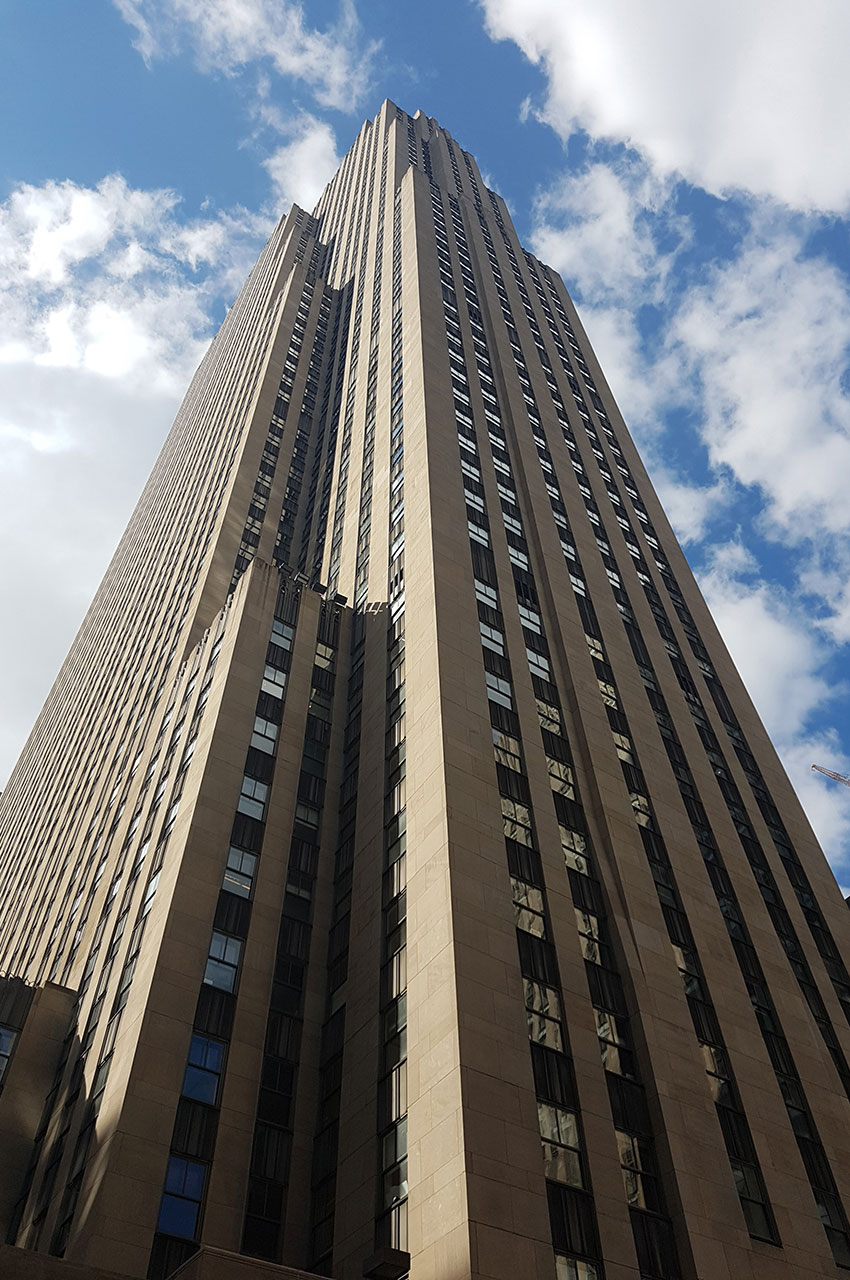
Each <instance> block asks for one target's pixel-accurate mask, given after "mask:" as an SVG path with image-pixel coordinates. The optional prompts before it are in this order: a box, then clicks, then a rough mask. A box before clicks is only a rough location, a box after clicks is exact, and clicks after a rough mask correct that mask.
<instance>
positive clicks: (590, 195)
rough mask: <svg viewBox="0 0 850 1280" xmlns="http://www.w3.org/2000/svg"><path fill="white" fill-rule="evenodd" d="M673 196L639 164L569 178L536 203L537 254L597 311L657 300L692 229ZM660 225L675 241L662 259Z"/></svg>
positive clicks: (595, 168) (629, 161) (601, 167)
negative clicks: (673, 209) (679, 213)
mask: <svg viewBox="0 0 850 1280" xmlns="http://www.w3.org/2000/svg"><path fill="white" fill-rule="evenodd" d="M671 190H672V184H671V183H670V182H668V181H661V180H658V179H657V178H655V177H654V176H653V175H652V174H651V173H650V171H649V170H648V169H647V168H646V166H645V165H644V164H642V163H640V162H639V161H637V159H636V158H635V157H624V158H623V159H621V160H618V161H617V162H615V163H602V162H597V163H592V164H590V165H589V166H588V167H587V168H585V169H583V170H581V171H579V172H571V173H567V174H565V175H564V176H563V177H562V178H561V179H560V180H559V181H557V182H556V183H554V184H553V185H552V186H551V187H549V188H548V189H547V190H546V191H545V192H542V193H541V194H540V195H539V196H538V198H537V200H536V202H535V208H534V219H535V229H534V233H533V239H534V251H535V253H536V254H538V256H539V257H541V258H542V259H543V260H544V261H545V262H548V263H550V265H551V266H553V267H554V268H555V269H556V270H557V271H559V272H560V273H561V274H562V275H564V276H566V277H567V278H568V279H569V280H570V281H571V283H572V286H573V289H574V290H575V291H576V293H577V296H578V297H582V298H587V299H591V300H592V302H593V305H594V306H600V305H602V304H604V303H607V302H608V301H609V300H611V299H612V298H615V299H617V300H618V301H623V300H625V299H629V300H631V301H633V302H637V301H638V300H640V301H641V302H650V301H653V300H657V299H659V298H660V297H662V296H663V286H664V281H665V278H666V276H667V273H668V271H669V268H670V266H671V264H672V261H673V259H674V257H675V253H676V252H677V251H678V249H679V248H680V247H681V241H682V240H683V239H686V238H687V237H688V235H689V228H688V225H687V223H686V222H685V221H684V220H683V219H681V218H677V217H675V216H674V215H673V214H672V212H671V206H670V196H671ZM661 222H663V223H664V226H665V228H666V229H667V230H668V231H670V230H672V231H674V232H675V233H677V244H676V246H675V248H667V249H665V250H664V251H663V252H662V251H660V250H659V248H658V241H657V236H658V232H659V229H660V227H659V224H660V223H661Z"/></svg>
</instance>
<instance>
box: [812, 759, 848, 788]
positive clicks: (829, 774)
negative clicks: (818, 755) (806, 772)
mask: <svg viewBox="0 0 850 1280" xmlns="http://www.w3.org/2000/svg"><path fill="white" fill-rule="evenodd" d="M812 768H813V769H814V770H816V772H817V773H823V774H825V776H826V777H827V778H834V780H835V781H836V782H843V783H844V785H845V787H850V778H848V777H846V776H845V774H843V773H833V772H832V770H831V769H824V767H823V765H820V764H813V765H812Z"/></svg>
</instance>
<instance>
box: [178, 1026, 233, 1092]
mask: <svg viewBox="0 0 850 1280" xmlns="http://www.w3.org/2000/svg"><path fill="white" fill-rule="evenodd" d="M223 1065H224V1045H223V1044H222V1042H221V1041H220V1040H210V1039H209V1038H208V1037H207V1036H199V1035H193V1036H192V1043H191V1045H190V1046H189V1061H188V1064H187V1066H186V1074H185V1076H184V1077H183V1096H184V1097H186V1098H194V1099H195V1100H196V1101H197V1102H208V1103H209V1104H210V1106H215V1103H216V1100H217V1098H218V1086H219V1081H220V1079H221V1071H222V1067H223Z"/></svg>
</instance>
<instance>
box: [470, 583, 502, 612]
mask: <svg viewBox="0 0 850 1280" xmlns="http://www.w3.org/2000/svg"><path fill="white" fill-rule="evenodd" d="M475 598H476V600H480V601H481V603H482V604H488V605H489V606H490V608H491V609H498V607H499V597H498V595H497V594H496V589H495V587H491V586H489V584H488V583H486V582H482V581H481V580H480V579H479V578H476V579H475Z"/></svg>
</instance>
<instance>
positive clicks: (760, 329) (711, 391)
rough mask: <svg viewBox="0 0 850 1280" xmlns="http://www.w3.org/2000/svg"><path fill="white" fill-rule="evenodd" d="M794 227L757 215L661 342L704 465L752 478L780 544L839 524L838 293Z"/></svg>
mask: <svg viewBox="0 0 850 1280" xmlns="http://www.w3.org/2000/svg"><path fill="white" fill-rule="evenodd" d="M805 248H806V239H805V229H798V228H796V227H795V226H794V225H792V224H789V223H788V222H785V221H783V220H779V219H777V220H771V221H770V222H769V223H768V224H767V225H766V226H765V225H762V218H761V216H760V215H759V214H757V215H756V216H755V218H754V222H753V227H752V230H751V231H750V233H749V234H748V235H747V237H746V238H745V240H744V242H743V245H742V247H741V250H740V252H739V253H737V255H736V256H735V257H734V258H732V259H731V260H730V261H727V262H724V263H722V264H719V265H718V266H716V267H715V268H714V269H713V270H712V271H711V272H710V273H709V275H708V278H707V280H706V281H705V283H703V284H701V285H699V286H698V287H696V288H693V289H691V290H689V292H688V293H687V295H686V296H685V299H684V301H683V302H682V304H681V306H680V308H679V311H678V314H677V315H676V317H675V319H674V320H673V322H672V324H671V327H670V332H669V342H670V345H671V349H672V350H673V351H674V352H675V353H676V354H677V355H678V356H679V357H680V359H681V363H682V372H683V374H684V375H685V377H687V375H693V376H694V377H695V378H696V379H697V381H698V395H699V401H700V407H701V412H702V417H703V422H702V427H701V434H702V437H703V440H704V442H705V444H706V445H707V447H708V449H709V454H710V458H711V461H712V463H713V464H714V465H715V466H725V467H728V468H729V469H730V470H731V471H732V473H733V474H734V476H735V478H736V480H738V481H739V483H741V484H742V485H757V486H758V487H759V489H760V490H761V493H762V494H763V495H764V498H765V499H766V506H765V519H766V520H767V521H768V522H769V524H770V525H771V526H772V528H773V530H774V532H775V533H776V534H777V535H779V536H781V537H782V538H783V539H785V540H787V541H790V542H802V541H803V540H805V539H807V538H810V537H812V535H813V534H814V533H817V534H819V535H820V536H829V535H831V534H835V533H839V532H844V533H846V531H847V530H848V529H850V485H848V482H847V478H848V476H850V397H848V396H847V395H846V393H845V392H844V390H843V386H842V379H843V377H844V374H845V372H846V370H847V367H848V359H850V296H848V291H847V284H846V281H845V279H844V278H843V276H842V275H841V274H840V272H839V271H838V270H837V269H836V268H835V267H834V266H832V265H831V264H830V263H829V262H827V261H826V260H825V259H823V258H817V257H815V258H811V257H808V258H807V257H805V256H804V253H805Z"/></svg>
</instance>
